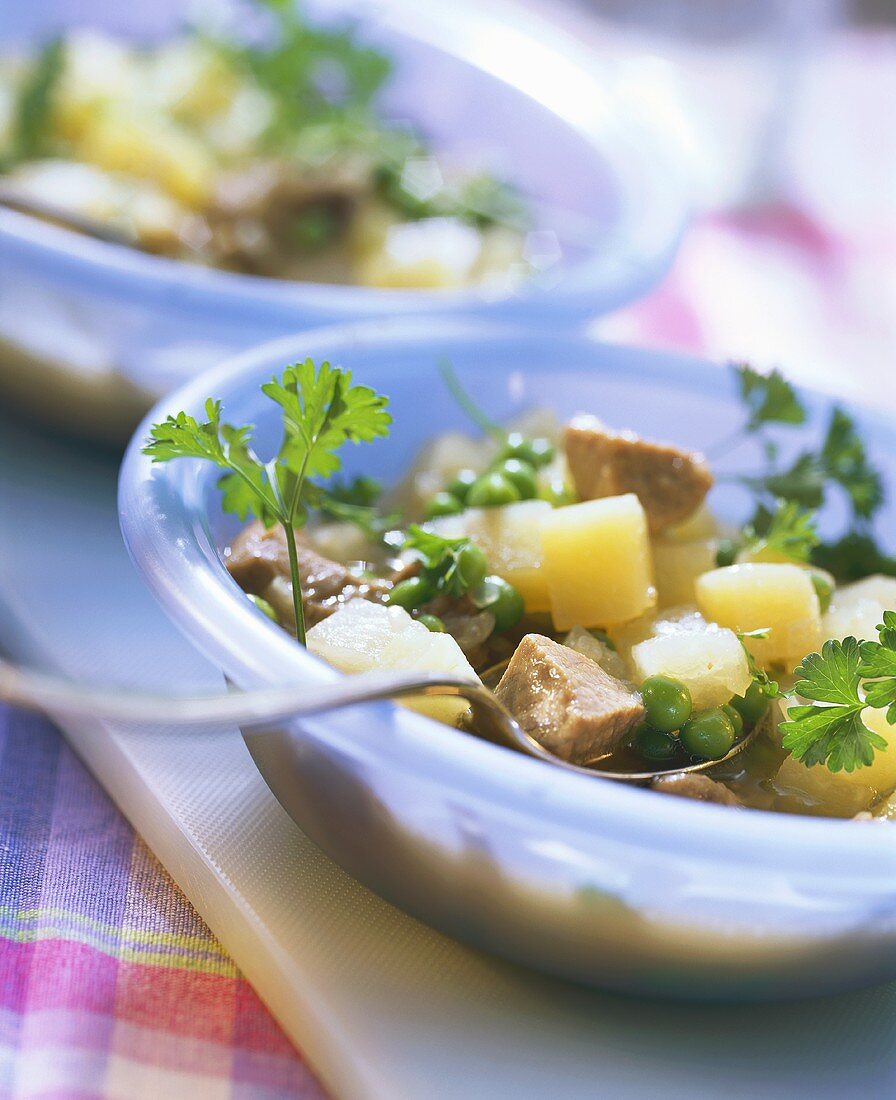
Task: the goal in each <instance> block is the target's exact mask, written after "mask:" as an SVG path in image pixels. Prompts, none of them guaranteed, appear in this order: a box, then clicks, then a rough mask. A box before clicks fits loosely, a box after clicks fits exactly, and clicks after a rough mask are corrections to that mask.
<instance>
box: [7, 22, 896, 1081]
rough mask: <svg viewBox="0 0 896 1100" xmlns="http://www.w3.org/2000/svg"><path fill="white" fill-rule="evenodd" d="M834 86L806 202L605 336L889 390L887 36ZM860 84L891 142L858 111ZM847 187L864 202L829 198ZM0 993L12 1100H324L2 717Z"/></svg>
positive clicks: (890, 74)
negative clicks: (106, 1099)
mask: <svg viewBox="0 0 896 1100" xmlns="http://www.w3.org/2000/svg"><path fill="white" fill-rule="evenodd" d="M860 76H861V79H859V77H860ZM834 77H836V79H829V80H826V82H825V86H824V95H825V96H827V97H828V98H829V99H830V101H831V102H830V104H829V107H830V109H825V110H824V111H821V112H820V114H821V116H823V117H824V118H825V120H826V123H827V125H828V127H829V132H828V133H827V136H826V138H825V140H824V141H820V142H818V143H816V144H812V143H809V144H808V145H807V146H806V147H805V148H804V149H803V151H802V156H801V158H800V161H799V166H800V167H799V171H798V172H797V173H796V174H795V176H794V189H793V193H794V197H795V199H798V200H799V201H798V202H794V203H793V204H792V205H789V206H779V207H776V208H774V209H763V210H757V211H753V212H751V213H749V214H743V215H741V216H737V217H726V218H715V219H707V220H704V221H703V222H701V223H699V224H698V225H697V226H695V228H694V229H693V230H692V232H691V233H690V234H689V236H688V239H687V240H686V242H685V243H684V246H683V248H682V251H681V254H680V257H679V259H678V262H677V263H676V266H675V269H674V270H673V272H672V273H671V274H670V276H669V277H668V278H667V279H666V280H665V282H664V283H663V285H662V286H661V287H660V288H659V289H658V290H657V291H656V292H655V293H654V294H652V295H651V296H650V297H648V298H647V299H645V300H644V301H642V302H640V303H638V304H637V305H636V306H633V307H631V308H629V309H627V310H624V311H622V312H620V313H618V314H616V315H614V316H612V317H610V318H607V319H605V320H603V321H601V322H600V323H599V325H598V329H599V331H600V333H601V334H602V335H605V336H607V337H608V338H613V339H617V340H624V341H628V342H633V343H638V344H643V345H660V346H674V347H678V348H684V349H687V350H695V351H705V352H707V353H708V354H710V355H712V356H714V357H728V356H738V357H748V358H753V359H755V360H756V361H757V362H759V363H769V362H772V361H777V362H782V363H784V364H786V366H787V367H788V369H789V370H791V371H792V372H794V373H796V374H797V375H799V376H801V377H804V378H808V379H815V380H817V381H820V382H822V383H826V384H830V385H833V386H835V387H838V386H839V387H842V386H843V384H844V380H845V379H846V375H847V373H848V375H849V380H850V383H851V385H852V388H854V389H855V380H856V378H858V379H859V381H860V386H859V388H860V389H861V388H862V385H866V386H867V385H869V384H871V383H873V382H874V381H875V380H879V381H889V384H890V386H892V371H893V366H892V358H893V353H894V349H896V217H894V218H892V220H889V215H890V214H892V213H893V212H894V209H896V191H894V190H893V188H892V186H890V187H887V186H886V176H887V175H888V174H889V178H890V180H892V178H893V176H892V170H893V155H892V150H893V149H894V148H896V143H894V137H896V133H894V131H896V122H894V118H896V116H894V115H893V112H892V111H890V112H889V116H887V114H886V111H885V107H887V108H888V107H889V105H890V104H891V103H892V101H893V95H894V93H896V43H894V40H892V39H886V40H883V41H869V40H856V41H855V42H848V43H846V45H845V47H844V49H843V50H841V52H840V54H838V56H837V59H836V66H835V72H834ZM838 81H839V83H838ZM890 85H893V87H890ZM871 87H874V88H876V89H877V96H878V97H879V98H877V99H876V100H874V102H876V103H877V105H878V111H877V112H876V113H875V118H877V119H878V122H879V123H882V122H883V120H884V119H885V118H887V117H889V125H890V134H889V135H887V134H886V133H883V134H881V133H880V131H879V129H878V128H877V124H876V125H875V127H873V128H872V127H869V126H868V125H865V126H864V127H863V126H862V125H861V123H862V117H861V116H857V115H855V113H854V112H853V113H850V110H849V105H850V104H853V105H854V104H855V98H856V94H857V89H861V93H862V95H863V96H866V97H869V103H870V102H871V99H870V92H869V88H871ZM888 89H889V91H888ZM816 113H819V112H816ZM838 119H839V125H838ZM865 121H866V123H867V119H866V120H865ZM810 132H811V127H810ZM832 133H833V135H834V136H833V137H832ZM831 141H833V142H834V144H835V145H836V146H837V148H838V149H839V156H833V154H832V153H831V151H830V145H831ZM838 143H839V144H838ZM887 149H888V150H889V153H888V154H887V153H886V150H887ZM825 172H826V174H824V173H825ZM832 172H834V175H833V176H832V174H831V173H832ZM857 193H861V194H863V195H866V197H867V201H865V202H863V203H862V202H860V203H855V202H853V203H852V204H846V205H844V204H843V203H841V202H838V201H835V200H836V198H837V196H838V195H841V196H842V195H853V196H854V195H856V194H857ZM875 203H877V205H876V206H875ZM881 203H884V204H886V203H889V204H890V205H889V206H888V207H887V206H881ZM872 230H873V231H872ZM844 364H849V368H850V370H849V372H844V370H843V367H844ZM0 996H2V1003H0V1096H2V1097H4V1098H5V1097H15V1098H17V1100H25V1098H28V1100H32V1098H33V1100H37V1098H50V1097H60V1098H74V1097H79V1098H84V1100H88V1098H93V1097H121V1098H123V1100H140V1098H142V1097H147V1098H148V1097H152V1098H153V1100H157V1098H159V1097H181V1096H184V1097H190V1098H191V1100H205V1098H217V1097H233V1098H244V1100H267V1098H271V1100H273V1098H278V1100H283V1098H297V1097H303V1098H312V1097H321V1096H323V1095H324V1093H323V1091H322V1089H321V1087H320V1085H319V1084H318V1083H317V1081H316V1080H315V1078H314V1075H313V1073H312V1072H311V1070H310V1069H309V1067H308V1066H307V1064H306V1063H305V1062H304V1061H303V1059H302V1056H301V1054H300V1053H299V1052H297V1051H296V1050H295V1049H294V1048H293V1047H292V1046H291V1045H290V1044H289V1043H288V1041H287V1040H286V1038H285V1037H284V1035H283V1033H282V1032H281V1031H280V1029H279V1027H278V1026H277V1024H276V1023H275V1022H274V1021H273V1019H272V1018H271V1016H270V1015H269V1013H268V1012H267V1010H266V1009H265V1007H264V1006H263V1005H262V1004H261V1002H260V1001H259V1000H258V998H257V997H256V996H255V994H254V993H253V991H252V989H251V988H250V987H249V985H248V984H247V983H246V981H245V980H244V979H243V978H242V977H241V975H240V973H239V971H238V970H237V969H236V967H235V965H234V963H233V962H232V960H231V959H230V958H229V957H228V956H227V955H226V954H225V952H224V951H223V950H222V948H221V947H220V945H219V944H218V943H217V942H216V941H215V939H214V938H213V937H212V935H211V934H210V932H209V931H208V929H207V928H206V927H205V926H204V924H203V923H202V921H201V920H200V919H199V917H198V916H197V915H196V913H195V912H194V911H193V910H192V908H191V906H190V905H189V904H188V902H187V901H186V900H185V899H184V897H183V896H182V895H181V893H180V892H179V891H178V889H177V888H176V887H175V886H174V884H173V883H172V882H171V880H170V879H169V878H168V876H167V875H166V873H165V871H164V870H163V868H162V867H161V866H160V865H159V864H158V863H157V862H156V861H155V860H154V858H153V857H152V855H151V854H150V853H149V852H148V851H147V850H146V848H145V847H144V845H143V844H142V843H141V842H140V840H139V839H138V838H137V837H135V835H134V833H133V831H132V830H131V828H130V827H129V826H128V824H127V823H126V822H125V820H124V819H123V818H122V816H121V815H120V814H119V812H118V811H117V810H116V809H115V807H114V806H113V805H112V804H111V803H110V801H109V799H108V798H107V797H106V795H105V794H104V793H103V791H102V790H101V789H100V788H99V787H98V785H97V784H96V782H95V781H94V780H93V779H92V778H91V776H90V775H89V774H88V773H87V772H86V771H85V769H84V767H83V766H82V765H81V764H80V763H79V761H78V760H77V759H76V758H75V757H74V755H73V754H72V752H71V751H70V750H69V749H68V748H67V746H66V745H65V743H64V742H63V741H62V740H61V738H60V736H59V735H58V734H57V732H56V731H55V730H54V729H53V728H52V727H51V726H50V725H49V724H48V723H46V722H44V721H42V720H40V719H37V718H34V717H29V716H25V715H22V714H20V713H17V712H14V711H10V710H8V709H3V708H0Z"/></svg>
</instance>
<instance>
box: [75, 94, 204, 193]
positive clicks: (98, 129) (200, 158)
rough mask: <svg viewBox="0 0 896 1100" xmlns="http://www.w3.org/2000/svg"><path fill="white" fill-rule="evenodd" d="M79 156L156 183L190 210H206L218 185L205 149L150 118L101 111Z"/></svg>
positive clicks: (80, 145) (121, 112) (155, 119)
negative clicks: (209, 199) (195, 208)
mask: <svg viewBox="0 0 896 1100" xmlns="http://www.w3.org/2000/svg"><path fill="white" fill-rule="evenodd" d="M77 153H78V155H79V156H80V158H81V159H83V160H85V161H87V162H88V163H90V164H96V165H97V166H98V167H100V168H104V169H105V170H106V171H107V172H124V173H125V174H127V175H131V176H136V177H137V178H138V179H149V180H152V181H153V182H154V183H156V184H158V186H159V187H161V188H162V189H163V190H164V191H166V192H168V194H170V195H172V196H173V197H174V198H176V199H179V200H180V201H181V202H183V203H185V204H187V205H188V206H197V207H198V206H202V205H203V204H204V203H205V202H206V200H207V199H208V197H209V195H210V194H211V190H212V187H213V185H214V178H215V166H214V162H213V160H212V158H211V157H210V156H209V154H208V153H207V152H206V151H205V149H204V148H203V147H202V146H201V145H200V144H199V143H198V142H196V141H195V140H193V138H191V137H190V136H189V135H188V134H187V133H186V132H185V131H183V130H180V129H178V128H177V127H175V126H172V125H170V124H168V123H166V122H165V121H164V120H161V119H158V118H152V117H149V116H148V115H146V114H140V113H133V112H127V111H124V110H115V109H111V108H110V109H108V110H105V111H100V112H98V113H97V115H96V117H95V118H94V119H93V122H92V124H91V125H90V127H89V128H88V129H87V130H86V131H85V132H84V134H83V136H82V137H81V140H80V142H79V143H78V146H77Z"/></svg>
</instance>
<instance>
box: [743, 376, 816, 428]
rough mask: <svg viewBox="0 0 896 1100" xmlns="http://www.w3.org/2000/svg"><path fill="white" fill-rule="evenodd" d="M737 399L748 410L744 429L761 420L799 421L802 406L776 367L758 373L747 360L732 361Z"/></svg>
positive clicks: (763, 422) (754, 426) (803, 416)
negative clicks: (738, 393)
mask: <svg viewBox="0 0 896 1100" xmlns="http://www.w3.org/2000/svg"><path fill="white" fill-rule="evenodd" d="M732 366H733V370H734V372H735V376H736V378H737V384H738V389H739V392H740V397H741V400H742V401H743V403H744V405H745V406H746V407H747V410H748V412H749V414H750V416H749V420H748V421H747V431H750V432H753V431H756V429H757V428H759V427H761V426H762V425H763V424H771V423H777V424H803V423H805V420H806V410H805V408H804V407H803V405H802V403H801V402H800V399H799V398H798V397H797V394H796V390H794V388H793V386H792V385H791V384H790V383H789V382H788V381H787V379H786V378H785V377H784V375H783V374H782V373H781V372H780V371H779V370H773V371H770V372H769V373H768V374H761V373H760V372H759V371H757V370H755V369H754V368H753V367H751V366H750V365H749V364H748V363H734V364H732Z"/></svg>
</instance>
